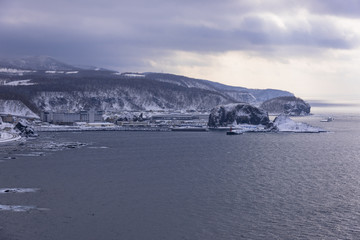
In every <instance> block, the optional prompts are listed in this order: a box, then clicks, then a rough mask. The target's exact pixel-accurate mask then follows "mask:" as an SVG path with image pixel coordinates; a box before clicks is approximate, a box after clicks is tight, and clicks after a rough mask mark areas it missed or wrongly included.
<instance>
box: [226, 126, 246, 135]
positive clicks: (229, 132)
mask: <svg viewBox="0 0 360 240" xmlns="http://www.w3.org/2000/svg"><path fill="white" fill-rule="evenodd" d="M243 133H244V132H243V131H240V130H232V128H231V127H230V131H227V132H226V135H240V134H243Z"/></svg>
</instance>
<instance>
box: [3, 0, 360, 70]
mask: <svg viewBox="0 0 360 240" xmlns="http://www.w3.org/2000/svg"><path fill="white" fill-rule="evenodd" d="M254 2H255V3H254ZM256 2H257V1H235V0H234V1H232V0H228V1H214V0H207V1H205V0H202V1H190V0H185V1H181V2H180V1H171V0H168V1H164V0H152V1H149V0H133V1H115V0H106V1H93V0H90V1H89V0H86V1H85V0H77V1H68V0H66V1H41V0H37V1H25V0H24V1H1V0H0V33H1V38H0V52H1V53H2V54H3V55H4V56H10V55H49V56H54V57H56V58H59V59H61V60H64V61H67V62H71V63H83V64H92V65H100V66H104V67H108V66H111V67H118V66H121V67H123V68H124V69H126V68H127V67H133V68H136V67H139V68H140V67H144V66H146V64H147V63H146V62H144V60H145V59H156V58H158V57H161V56H163V55H165V54H168V53H169V52H171V51H191V52H215V53H217V52H225V51H232V50H238V51H269V49H272V50H273V49H277V48H281V47H289V46H290V47H291V46H305V47H312V48H320V49H321V48H323V49H327V48H334V49H349V48H352V47H354V46H356V45H357V43H358V39H357V38H356V37H346V36H344V30H343V29H340V28H339V27H338V26H336V24H335V23H334V22H331V21H327V20H322V19H321V18H320V19H319V18H316V19H308V20H307V24H308V25H309V26H308V27H307V28H304V26H302V25H301V24H293V25H290V27H285V28H284V27H282V26H281V24H280V25H279V23H278V22H276V21H275V20H274V19H273V18H271V17H269V16H268V15H266V14H265V15H264V13H271V14H272V15H275V16H276V14H280V13H286V12H290V13H291V12H293V11H296V10H297V9H298V8H306V9H308V11H310V12H313V13H315V14H321V15H332V14H336V15H339V16H351V17H354V16H356V12H357V11H356V10H354V9H358V8H359V6H358V1H351V0H350V1H348V2H346V5H350V6H346V7H345V6H343V5H345V4H344V3H343V4H342V5H341V4H340V3H341V2H340V1H335V0H331V1H304V2H301V1H276V0H275V1H273V2H272V4H269V2H271V1H263V3H262V4H256ZM260 2H261V1H260ZM298 2H301V5H299V3H298ZM325 2H326V3H327V4H324V3H325ZM339 6H340V7H339ZM358 12H360V11H358ZM284 24H285V26H286V25H287V23H286V22H284ZM260 54H261V53H260Z"/></svg>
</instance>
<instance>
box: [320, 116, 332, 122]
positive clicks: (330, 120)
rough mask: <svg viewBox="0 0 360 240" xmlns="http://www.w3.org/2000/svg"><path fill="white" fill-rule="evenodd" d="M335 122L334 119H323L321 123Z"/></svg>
mask: <svg viewBox="0 0 360 240" xmlns="http://www.w3.org/2000/svg"><path fill="white" fill-rule="evenodd" d="M333 120H334V118H333V117H328V118H327V119H322V120H320V122H332V121H333Z"/></svg>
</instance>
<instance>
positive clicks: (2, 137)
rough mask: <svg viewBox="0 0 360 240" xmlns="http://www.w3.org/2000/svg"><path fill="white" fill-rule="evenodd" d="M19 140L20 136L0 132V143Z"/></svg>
mask: <svg viewBox="0 0 360 240" xmlns="http://www.w3.org/2000/svg"><path fill="white" fill-rule="evenodd" d="M20 138H21V136H19V135H17V134H15V133H9V132H0V143H6V142H12V141H17V140H19V139H20Z"/></svg>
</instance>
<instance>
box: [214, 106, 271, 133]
mask: <svg viewBox="0 0 360 240" xmlns="http://www.w3.org/2000/svg"><path fill="white" fill-rule="evenodd" d="M234 123H235V124H252V125H259V124H262V125H268V124H269V123H270V120H269V116H268V114H267V112H266V111H264V110H263V109H260V108H257V107H255V106H252V105H250V104H246V103H236V104H228V105H224V106H217V107H215V108H213V109H212V110H211V113H210V116H209V122H208V126H209V127H213V128H216V127H226V126H228V125H231V124H234Z"/></svg>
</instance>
